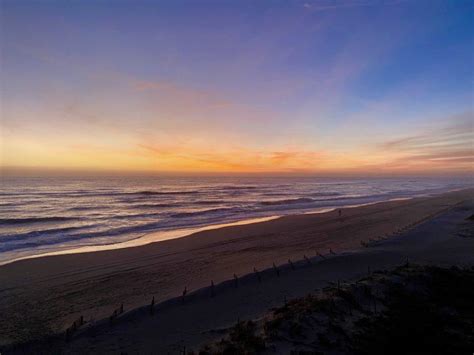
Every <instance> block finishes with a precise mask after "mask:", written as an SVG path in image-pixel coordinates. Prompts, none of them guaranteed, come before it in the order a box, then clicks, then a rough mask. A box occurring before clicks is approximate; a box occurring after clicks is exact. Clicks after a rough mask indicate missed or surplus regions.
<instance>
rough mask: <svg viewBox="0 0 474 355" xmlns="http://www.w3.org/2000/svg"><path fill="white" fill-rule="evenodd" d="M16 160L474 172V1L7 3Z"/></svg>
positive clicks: (4, 140)
mask: <svg viewBox="0 0 474 355" xmlns="http://www.w3.org/2000/svg"><path fill="white" fill-rule="evenodd" d="M0 6H1V13H0V17H1V25H0V26H1V44H0V45H1V52H0V53H1V54H0V56H1V63H0V65H1V70H0V76H1V82H2V84H1V97H0V98H1V102H0V104H1V111H0V114H1V121H0V135H1V143H0V167H1V168H2V169H3V170H8V169H20V170H21V169H33V170H34V169H38V170H41V169H65V170H67V169H73V170H74V169H79V170H81V169H83V170H90V171H108V170H110V171H124V172H141V171H143V172H153V171H155V172H178V173H180V172H181V173H230V174H232V173H276V174H278V173H292V174H293V173H294V174H312V173H314V174H332V173H334V174H351V173H354V174H364V173H370V174H374V173H377V174H417V173H420V172H423V173H427V174H440V173H441V174H453V175H455V174H466V173H468V174H470V173H472V172H474V170H473V167H474V164H473V163H474V154H473V153H474V151H473V149H474V147H473V144H474V143H473V142H474V129H473V128H474V127H473V125H474V123H473V122H474V115H473V112H474V108H473V98H474V97H473V86H472V85H473V72H472V71H473V49H474V47H473V38H472V34H473V21H472V20H473V18H472V14H473V12H472V10H473V9H472V6H473V5H472V2H470V1H455V2H448V1H397V0H385V1H383V0H380V1H372V0H361V1H315V0H313V1H310V0H306V1H267V2H265V1H259V2H254V1H236V2H231V1H204V2H195V1H173V2H165V1H133V2H132V1H122V0H119V1H90V2H79V1H77V2H61V1H21V2H17V1H10V0H8V1H2V3H1V5H0Z"/></svg>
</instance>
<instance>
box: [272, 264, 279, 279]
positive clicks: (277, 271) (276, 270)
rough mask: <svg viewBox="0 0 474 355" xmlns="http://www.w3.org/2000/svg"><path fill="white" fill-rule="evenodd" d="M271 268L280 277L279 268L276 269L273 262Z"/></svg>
mask: <svg viewBox="0 0 474 355" xmlns="http://www.w3.org/2000/svg"><path fill="white" fill-rule="evenodd" d="M273 270H275V273H276V275H277V277H280V270H278V268H277V266H276V265H275V263H273Z"/></svg>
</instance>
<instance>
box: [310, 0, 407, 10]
mask: <svg viewBox="0 0 474 355" xmlns="http://www.w3.org/2000/svg"><path fill="white" fill-rule="evenodd" d="M401 2H402V0H392V1H349V0H345V1H344V0H343V1H314V2H305V3H304V4H303V7H304V8H305V9H308V10H311V11H328V10H337V9H346V8H354V7H367V6H377V5H379V6H380V5H396V4H399V3H401Z"/></svg>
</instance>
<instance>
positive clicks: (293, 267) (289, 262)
mask: <svg viewBox="0 0 474 355" xmlns="http://www.w3.org/2000/svg"><path fill="white" fill-rule="evenodd" d="M288 264H290V266H291V269H292V270H294V269H295V266H294V265H293V263H292V262H291V260H290V259H288Z"/></svg>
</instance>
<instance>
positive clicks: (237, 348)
mask: <svg viewBox="0 0 474 355" xmlns="http://www.w3.org/2000/svg"><path fill="white" fill-rule="evenodd" d="M256 330H257V327H256V324H255V323H254V322H253V321H239V322H237V324H236V325H235V326H233V327H232V328H231V329H230V331H229V336H228V337H226V338H224V339H222V340H221V341H219V342H217V343H214V344H212V345H208V346H205V347H203V348H202V349H201V350H200V351H199V354H200V355H213V354H223V355H231V354H244V355H245V354H255V353H258V352H261V351H263V350H264V349H265V341H264V339H263V337H262V336H260V335H258V334H256Z"/></svg>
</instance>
